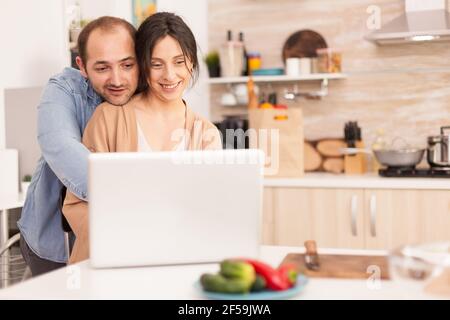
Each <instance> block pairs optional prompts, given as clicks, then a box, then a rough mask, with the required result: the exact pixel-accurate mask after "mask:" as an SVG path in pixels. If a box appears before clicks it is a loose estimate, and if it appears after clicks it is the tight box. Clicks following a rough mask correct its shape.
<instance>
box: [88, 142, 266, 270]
mask: <svg viewBox="0 0 450 320" xmlns="http://www.w3.org/2000/svg"><path fill="white" fill-rule="evenodd" d="M263 165H264V154H263V152H262V151H260V150H218V151H182V152H150V153H95V154H91V155H90V156H89V183H88V189H89V223H90V224H89V228H90V263H91V265H92V267H94V268H107V267H133V266H153V265H176V264H191V263H212V262H219V261H221V260H222V259H225V258H231V257H239V256H241V257H244V256H245V257H253V258H257V257H258V254H259V246H260V245H261V236H260V234H261V215H262V188H263V187H262V179H263Z"/></svg>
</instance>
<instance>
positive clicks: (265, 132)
mask: <svg viewBox="0 0 450 320" xmlns="http://www.w3.org/2000/svg"><path fill="white" fill-rule="evenodd" d="M248 112H249V127H250V130H251V133H250V134H249V139H250V148H258V149H261V150H262V151H264V153H265V155H266V156H265V157H266V158H265V167H264V175H265V176H267V177H301V176H303V174H304V167H303V143H304V139H303V116H302V110H301V109H300V108H291V109H251V110H248Z"/></svg>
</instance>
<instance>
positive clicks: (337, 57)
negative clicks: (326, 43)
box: [317, 48, 342, 73]
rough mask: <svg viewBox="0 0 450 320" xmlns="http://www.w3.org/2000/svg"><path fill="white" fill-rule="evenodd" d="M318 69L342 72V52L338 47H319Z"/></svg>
mask: <svg viewBox="0 0 450 320" xmlns="http://www.w3.org/2000/svg"><path fill="white" fill-rule="evenodd" d="M317 69H318V70H317V71H318V72H319V73H340V72H342V52H341V51H340V50H338V49H333V48H323V49H317Z"/></svg>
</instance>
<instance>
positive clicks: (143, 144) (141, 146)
mask: <svg viewBox="0 0 450 320" xmlns="http://www.w3.org/2000/svg"><path fill="white" fill-rule="evenodd" d="M136 125H137V132H138V139H137V140H138V150H137V151H138V152H153V150H152V148H151V147H150V145H149V144H148V142H147V139H146V138H145V135H144V132H142V129H141V126H140V125H139V122H138V121H137V119H136ZM185 138H186V137H185V136H183V139H182V140H181V142H180V143H179V144H178V145H177V146H176V147H175V148H174V149H173V150H172V151H184V150H185V140H186V139H185Z"/></svg>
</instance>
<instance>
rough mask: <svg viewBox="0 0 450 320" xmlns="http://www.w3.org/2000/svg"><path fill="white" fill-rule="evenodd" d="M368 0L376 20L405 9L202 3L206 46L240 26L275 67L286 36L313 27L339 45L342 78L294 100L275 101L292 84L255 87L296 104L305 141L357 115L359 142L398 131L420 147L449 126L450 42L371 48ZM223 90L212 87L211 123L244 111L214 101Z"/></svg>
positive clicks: (389, 0) (294, 1)
mask: <svg viewBox="0 0 450 320" xmlns="http://www.w3.org/2000/svg"><path fill="white" fill-rule="evenodd" d="M371 5H376V6H379V8H380V9H381V22H382V24H383V23H385V22H387V21H389V20H391V19H393V18H394V17H396V16H398V15H400V14H401V13H402V12H403V11H404V1H403V0H396V1H393V0H340V1H335V0H302V1H298V0H266V1H257V0H209V2H208V6H209V22H208V24H209V39H208V40H209V49H217V48H218V47H219V46H220V44H221V43H222V42H223V41H224V40H225V39H226V31H227V30H228V29H231V30H232V31H233V33H234V35H235V36H237V34H238V32H239V31H243V32H244V34H245V43H246V47H247V50H248V51H258V52H260V53H261V56H262V60H263V66H262V67H263V68H271V67H282V66H283V62H282V59H281V50H282V46H283V43H284V42H285V40H286V39H287V38H288V37H289V35H291V34H292V33H294V32H295V31H298V30H301V29H312V30H314V31H317V32H319V33H321V34H322V35H323V36H324V38H325V39H326V41H327V43H328V46H329V47H333V48H339V49H341V50H342V52H343V72H344V73H347V74H348V78H347V79H343V80H332V81H330V82H329V95H328V96H326V97H325V98H323V99H322V100H305V99H300V100H298V101H297V102H295V103H293V102H289V103H288V102H287V101H285V100H284V99H283V98H282V96H283V92H284V89H285V88H292V85H293V84H280V83H272V84H270V85H269V84H258V86H259V87H260V89H261V90H263V91H265V92H269V91H272V90H275V91H276V92H277V93H278V97H279V102H281V103H287V104H289V106H291V107H302V108H303V114H304V132H305V138H306V139H308V140H315V139H320V138H325V137H340V136H342V135H343V128H344V124H345V122H347V121H349V120H356V121H358V123H359V125H360V126H361V127H362V130H363V138H364V140H365V141H366V144H370V143H371V142H372V141H373V139H374V136H375V131H376V130H377V129H378V128H383V129H384V130H385V132H386V136H387V137H388V138H392V137H394V136H403V137H405V138H406V139H407V141H408V142H409V143H411V144H414V145H420V146H425V145H426V137H427V136H428V135H434V134H438V133H439V127H440V126H442V125H445V124H447V125H450V42H442V43H425V44H424V43H421V44H406V45H390V46H383V47H379V46H376V45H374V44H372V43H371V42H368V41H366V40H365V39H364V35H365V34H367V33H368V32H369V30H368V29H367V26H366V21H367V19H368V17H369V14H368V13H367V8H368V7H369V6H371ZM298 85H299V90H300V91H309V90H317V89H319V85H320V82H318V81H314V82H300V83H298ZM270 86H271V87H270ZM226 90H227V87H226V86H225V85H220V86H217V85H212V86H211V116H212V119H213V121H219V120H221V119H222V118H223V116H224V115H226V114H236V113H237V114H243V113H245V112H246V108H245V107H223V106H221V105H220V97H221V95H222V93H223V92H225V91H226Z"/></svg>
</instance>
